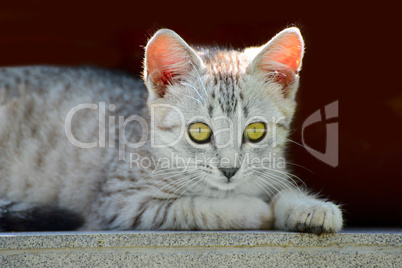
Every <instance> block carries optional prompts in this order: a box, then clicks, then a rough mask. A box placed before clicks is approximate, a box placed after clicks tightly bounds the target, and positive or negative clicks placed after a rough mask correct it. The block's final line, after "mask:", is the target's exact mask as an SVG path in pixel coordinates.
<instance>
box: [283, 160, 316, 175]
mask: <svg viewBox="0 0 402 268" xmlns="http://www.w3.org/2000/svg"><path fill="white" fill-rule="evenodd" d="M285 163H286V165H293V166H297V167H301V168H304V169H305V170H307V171H310V172H311V173H312V174H315V173H314V172H313V171H312V170H311V169H309V168H306V167H304V166H302V165H299V164H296V163H292V162H285Z"/></svg>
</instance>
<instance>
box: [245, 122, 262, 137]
mask: <svg viewBox="0 0 402 268" xmlns="http://www.w3.org/2000/svg"><path fill="white" fill-rule="evenodd" d="M245 132H246V136H247V139H248V140H249V141H251V142H258V141H260V140H262V139H263V138H264V136H265V133H266V132H267V130H266V128H265V124H264V123H261V122H258V123H251V124H250V125H248V126H247V127H246V131H245Z"/></svg>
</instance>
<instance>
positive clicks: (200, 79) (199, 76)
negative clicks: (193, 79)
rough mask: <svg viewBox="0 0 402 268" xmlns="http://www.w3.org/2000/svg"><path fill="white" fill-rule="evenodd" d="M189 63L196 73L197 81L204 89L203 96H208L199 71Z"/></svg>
mask: <svg viewBox="0 0 402 268" xmlns="http://www.w3.org/2000/svg"><path fill="white" fill-rule="evenodd" d="M190 64H191V66H193V69H194V71H195V72H196V73H197V76H198V81H200V84H201V86H202V88H203V89H204V93H205V97H207V96H208V93H207V89H206V88H205V85H204V83H203V82H202V78H201V75H200V73H199V72H198V70H197V68H196V67H195V66H194V65H193V64H192V63H190Z"/></svg>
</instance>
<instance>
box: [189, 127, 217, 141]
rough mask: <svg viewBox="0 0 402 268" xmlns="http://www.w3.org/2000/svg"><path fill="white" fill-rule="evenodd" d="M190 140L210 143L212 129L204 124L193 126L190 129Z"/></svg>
mask: <svg viewBox="0 0 402 268" xmlns="http://www.w3.org/2000/svg"><path fill="white" fill-rule="evenodd" d="M188 132H189V134H190V138H191V139H192V140H193V141H194V142H196V143H206V142H209V141H210V138H211V129H210V128H209V126H207V125H206V124H203V123H194V124H191V125H190V127H189V128H188Z"/></svg>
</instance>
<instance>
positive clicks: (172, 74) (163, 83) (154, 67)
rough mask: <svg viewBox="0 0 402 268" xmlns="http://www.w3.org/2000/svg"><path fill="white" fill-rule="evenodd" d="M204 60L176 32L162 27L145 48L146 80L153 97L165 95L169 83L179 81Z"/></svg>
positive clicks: (198, 67) (198, 66)
mask: <svg viewBox="0 0 402 268" xmlns="http://www.w3.org/2000/svg"><path fill="white" fill-rule="evenodd" d="M201 66H202V62H201V60H200V58H199V57H198V56H197V55H196V53H195V52H194V50H193V49H192V48H191V47H190V46H189V45H188V44H187V43H186V42H185V41H184V40H183V39H182V38H181V37H180V36H179V35H178V34H176V33H175V32H173V31H171V30H168V29H162V30H159V31H158V32H156V33H155V35H154V36H153V37H152V38H151V39H150V40H149V42H148V44H147V47H146V49H145V62H144V80H145V83H146V85H147V86H148V89H149V90H150V92H149V93H150V94H153V97H159V98H161V97H163V96H164V95H165V93H166V88H167V86H168V85H170V84H173V83H174V82H177V81H178V80H180V79H182V78H183V77H184V76H185V75H187V74H189V72H191V71H192V70H194V68H197V69H200V68H201Z"/></svg>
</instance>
